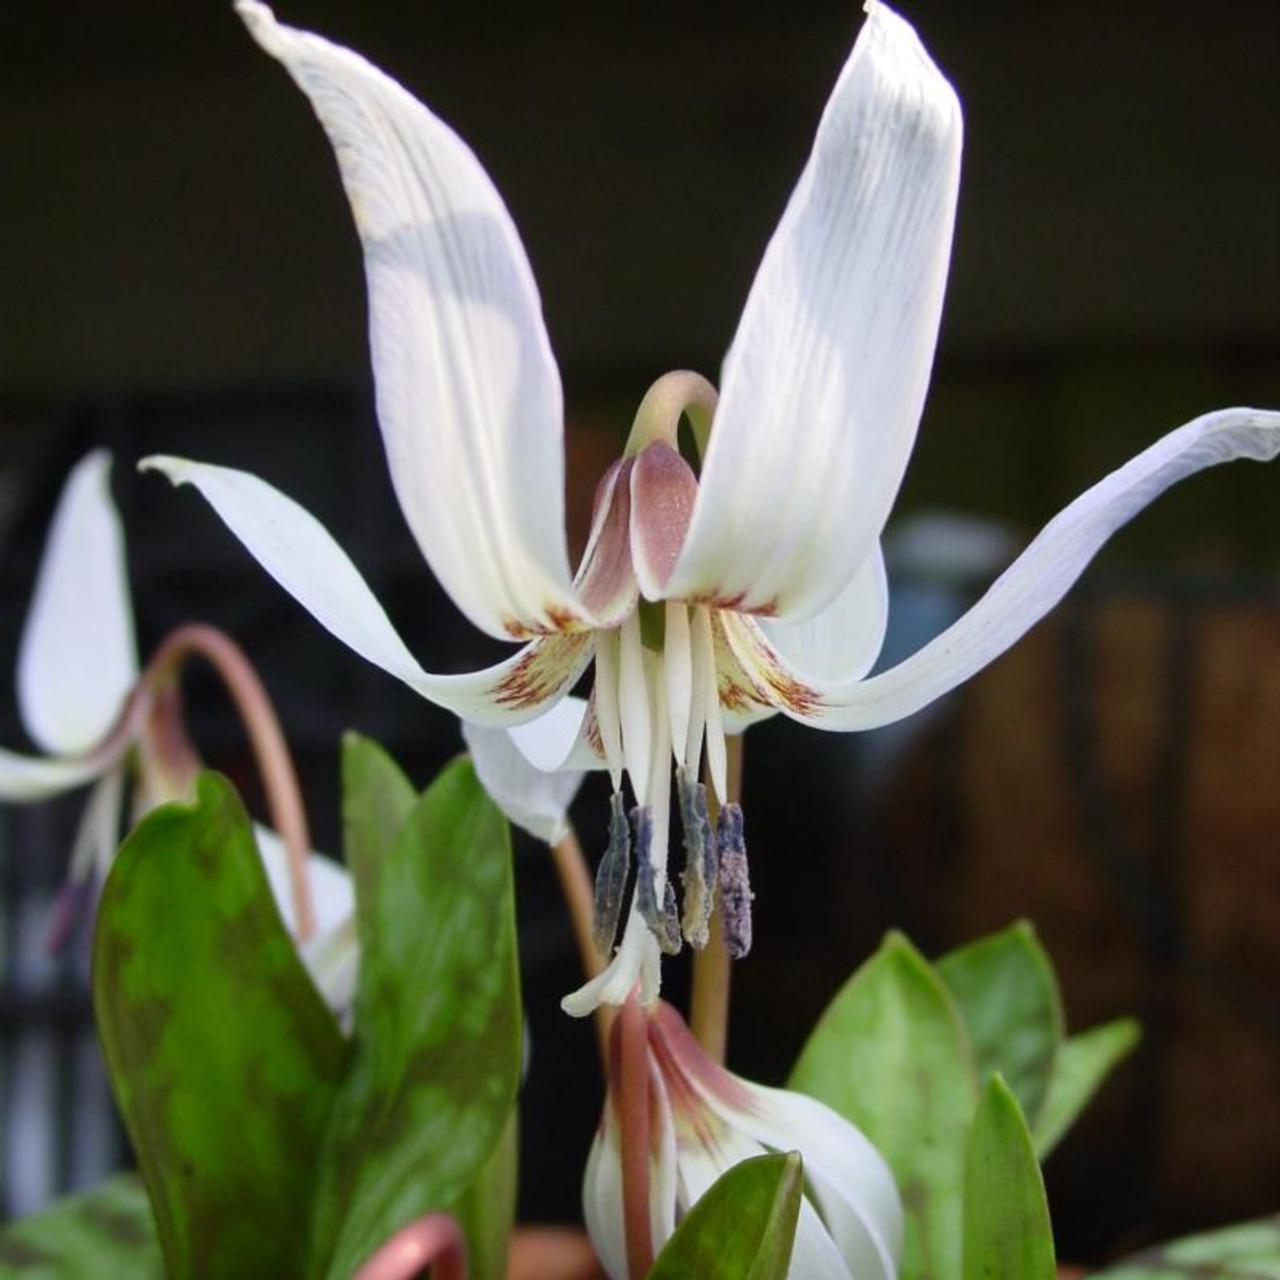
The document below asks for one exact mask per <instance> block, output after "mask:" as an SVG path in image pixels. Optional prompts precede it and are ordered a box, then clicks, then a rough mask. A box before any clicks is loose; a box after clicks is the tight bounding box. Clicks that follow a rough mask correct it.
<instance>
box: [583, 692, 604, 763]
mask: <svg viewBox="0 0 1280 1280" xmlns="http://www.w3.org/2000/svg"><path fill="white" fill-rule="evenodd" d="M583 732H584V733H585V734H586V738H587V741H588V742H589V743H590V744H591V750H592V751H594V752H595V753H596V755H598V756H599V757H600V758H601V759H602V760H603V759H604V737H603V735H602V734H601V733H600V718H599V717H598V716H597V715H596V691H595V690H594V689H592V690H591V697H590V698H589V699H588V701H587V718H586V721H585V722H584V727H583Z"/></svg>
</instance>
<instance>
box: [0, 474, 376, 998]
mask: <svg viewBox="0 0 1280 1280" xmlns="http://www.w3.org/2000/svg"><path fill="white" fill-rule="evenodd" d="M110 476H111V457H110V455H109V454H108V453H107V452H106V451H105V450H102V449H98V450H95V451H94V452H92V453H90V454H89V455H88V456H87V457H85V458H83V459H81V461H80V462H79V463H78V464H77V465H76V466H75V468H74V469H73V470H72V472H71V474H70V475H69V476H68V477H67V481H66V484H65V485H64V487H63V491H62V496H61V498H60V499H59V501H58V507H57V510H56V512H55V513H54V518H53V525H52V527H51V528H50V531H49V538H48V542H47V543H46V545H45V549H44V555H43V557H42V559H41V562H40V569H39V573H38V575H37V578H36V588H35V594H34V597H33V599H32V602H31V610H30V612H29V614H28V615H27V620H26V624H25V626H24V628H23V632H22V640H21V644H20V647H19V650H18V706H19V709H20V711H21V714H22V721H23V724H24V725H25V727H26V729H27V732H28V733H29V734H30V735H31V737H32V739H33V740H34V741H35V742H36V743H37V744H38V745H39V746H40V747H42V748H43V749H44V750H45V751H46V752H48V755H46V756H43V757H39V756H26V755H18V754H15V753H14V752H11V751H5V750H3V749H0V801H6V800H7V801H11V802H15V803H28V802H32V801H38V800H44V799H47V798H49V797H51V796H55V795H58V794H61V793H62V792H66V791H72V790H75V789H77V788H79V787H83V786H88V785H91V786H92V790H91V791H90V794H89V799H88V802H87V803H86V805H85V809H84V815H83V817H82V818H81V821H80V826H79V830H78V832H77V834H76V838H75V843H74V845H73V849H72V855H71V862H70V867H69V870H68V882H69V886H71V887H72V888H74V887H75V886H78V885H80V884H82V883H83V882H84V881H85V880H86V879H87V878H88V877H89V876H90V875H92V874H93V873H94V872H97V874H98V875H105V874H106V871H107V868H108V866H109V865H110V862H111V859H112V858H113V857H114V856H115V852H116V848H117V846H118V845H119V843H120V838H121V825H122V822H123V819H124V813H125V791H126V784H127V782H128V781H129V780H130V775H131V774H132V775H133V781H134V783H135V786H134V799H133V811H134V813H133V816H134V818H135V819H137V818H141V817H142V815H143V814H144V813H145V812H147V810H149V809H151V808H153V807H155V806H156V805H157V804H162V803H164V802H165V801H168V800H186V799H189V798H190V795H191V788H192V783H193V782H194V778H195V772H196V771H197V770H198V768H199V762H198V761H197V759H196V757H195V755H194V753H193V752H192V751H191V748H190V745H189V744H188V743H187V742H186V739H185V736H184V735H183V733H182V728H181V722H180V720H178V719H177V718H176V714H177V707H176V703H173V702H171V701H167V698H168V697H169V692H168V690H167V689H165V688H164V687H160V688H156V687H153V686H152V685H151V684H149V683H148V681H147V680H146V678H145V677H144V676H143V674H142V673H141V672H140V671H139V668H138V659H137V646H136V643H135V639H134V625H133V611H132V608H131V606H130V602H129V581H128V573H127V570H126V567H125V551H124V534H123V530H122V529H121V526H120V517H119V514H118V513H117V511H116V509H115V506H114V504H113V503H112V501H111V489H110ZM162 685H163V682H162ZM255 832H256V835H257V842H258V849H259V852H260V854H261V856H262V860H263V865H264V867H265V869H266V872H267V879H268V880H269V881H270V884H271V888H272V891H273V894H274V896H275V900H276V906H277V907H278V908H279V910H280V914H281V918H282V919H283V921H284V923H285V926H286V928H288V929H289V930H290V931H291V932H292V931H294V929H295V927H296V922H295V919H294V903H293V896H292V894H291V892H290V886H289V873H288V859H287V856H286V853H285V850H284V846H283V844H282V842H281V840H280V837H279V836H277V835H276V834H275V833H274V832H273V831H269V830H267V829H266V828H265V827H261V826H259V827H256V828H255ZM308 876H309V878H310V885H311V892H312V900H313V903H314V907H315V912H316V933H315V935H314V937H313V938H312V939H311V940H310V941H309V942H308V943H307V944H306V945H305V946H304V948H303V955H304V958H306V957H307V956H308V955H309V954H311V953H312V952H313V951H314V952H315V953H316V954H317V955H322V956H323V957H324V963H323V965H320V964H319V963H317V965H315V966H310V967H312V972H313V976H315V977H316V979H317V985H318V986H319V987H320V989H321V991H322V992H324V993H325V995H326V997H329V998H331V1004H332V1005H333V1007H334V1008H335V1009H338V1010H341V1009H344V1008H345V1007H346V1006H347V1005H349V1003H350V1000H349V997H347V998H344V997H346V993H347V988H348V986H349V985H352V984H351V981H350V972H349V971H350V970H351V969H352V968H353V967H354V964H355V959H354V955H346V954H344V953H343V952H342V951H341V949H340V948H339V942H340V941H341V940H342V939H343V938H345V937H346V936H347V934H348V933H349V928H347V927H346V926H347V924H348V922H349V921H350V920H351V917H352V912H353V899H352V890H351V879H350V877H349V876H348V875H347V873H346V871H345V870H344V869H343V868H342V867H340V866H338V864H337V863H335V862H333V861H331V860H330V859H328V858H324V857H321V856H320V855H318V854H312V855H311V857H310V858H309V860H308ZM73 900H74V898H73V896H72V897H64V899H63V906H64V907H65V906H67V905H68V904H70V903H71V902H73Z"/></svg>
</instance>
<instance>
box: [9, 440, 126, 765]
mask: <svg viewBox="0 0 1280 1280" xmlns="http://www.w3.org/2000/svg"><path fill="white" fill-rule="evenodd" d="M110 481H111V455H110V454H109V453H107V452H106V450H105V449H97V450H95V451H94V452H93V453H91V454H89V455H88V457H86V458H84V459H82V460H81V461H80V462H79V463H78V464H77V465H76V467H75V469H74V470H73V471H72V472H71V474H70V476H68V478H67V482H66V484H65V486H64V487H63V490H62V497H61V498H60V499H59V502H58V509H57V511H56V512H55V513H54V517H53V525H52V527H51V528H50V530H49V539H48V541H47V542H46V544H45V549H44V557H43V559H42V560H41V561H40V572H39V575H38V576H37V578H36V588H35V595H34V597H33V599H32V601H31V611H30V612H29V613H28V615H27V622H26V626H25V627H24V629H23V632H22V642H21V645H20V647H19V650H18V706H19V709H20V710H21V712H22V720H23V723H24V724H25V725H26V727H27V732H28V733H30V734H31V737H32V738H33V739H34V740H35V741H36V742H37V743H38V744H39V745H40V746H41V747H42V748H44V750H46V751H52V752H57V753H59V754H62V755H74V754H76V753H78V752H81V751H87V750H88V749H89V748H90V747H92V746H93V745H94V744H95V743H97V742H99V741H100V740H101V739H102V738H104V737H105V736H106V734H107V733H108V732H109V731H110V729H111V727H112V725H113V724H114V722H115V720H116V718H117V716H118V715H119V714H120V709H121V708H122V707H123V705H124V702H125V699H126V698H127V697H128V696H129V693H130V691H131V690H132V688H133V686H134V683H135V682H136V680H137V678H138V657H137V646H136V644H135V641H134V634H133V612H132V609H131V608H130V604H129V581H128V576H127V572H126V569H125V556H124V533H123V531H122V530H121V527H120V517H119V515H118V514H117V512H116V509H115V506H114V505H113V504H112V501H111V490H110Z"/></svg>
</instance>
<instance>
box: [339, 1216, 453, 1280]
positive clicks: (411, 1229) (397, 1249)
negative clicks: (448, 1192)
mask: <svg viewBox="0 0 1280 1280" xmlns="http://www.w3.org/2000/svg"><path fill="white" fill-rule="evenodd" d="M427 1267H430V1268H431V1273H430V1274H431V1280H467V1247H466V1244H465V1243H464V1241H463V1239H462V1232H461V1231H460V1230H459V1229H458V1224H457V1222H455V1221H454V1219H453V1218H451V1217H450V1216H449V1215H448V1214H447V1213H429V1214H427V1216H426V1217H425V1218H419V1219H418V1220H417V1221H416V1222H411V1223H410V1224H409V1225H408V1226H407V1227H404V1228H402V1229H401V1230H399V1231H397V1232H396V1233H395V1235H393V1236H392V1237H391V1239H390V1240H388V1241H387V1242H386V1244H384V1245H383V1246H382V1247H381V1248H380V1249H379V1250H378V1251H377V1253H375V1254H374V1255H373V1257H371V1258H370V1259H369V1260H368V1261H367V1262H366V1263H365V1264H364V1265H363V1266H362V1267H361V1268H360V1270H359V1271H357V1272H356V1273H355V1276H354V1278H353V1280H410V1278H411V1277H413V1276H422V1275H426V1274H427V1271H426V1268H427Z"/></svg>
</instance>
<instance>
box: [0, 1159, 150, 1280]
mask: <svg viewBox="0 0 1280 1280" xmlns="http://www.w3.org/2000/svg"><path fill="white" fill-rule="evenodd" d="M103 1276H128V1277H129V1278H130V1280H163V1277H164V1267H163V1264H162V1263H161V1260H160V1244H159V1241H158V1240H157V1239H156V1229H155V1222H154V1221H153V1219H152V1217H151V1203H150V1201H149V1200H148V1199H147V1192H146V1188H145V1187H144V1186H143V1185H142V1179H141V1178H138V1177H136V1176H134V1175H132V1174H124V1175H122V1176H120V1177H117V1178H111V1179H110V1180H109V1181H107V1182H104V1183H102V1184H101V1185H100V1186H97V1187H95V1188H94V1189H93V1190H92V1191H85V1192H82V1193H81V1194H80V1195H75V1196H68V1197H67V1198H66V1199H65V1200H59V1201H58V1202H57V1203H56V1204H54V1205H52V1206H50V1208H48V1209H46V1210H45V1211H44V1212H43V1213H37V1214H32V1215H31V1217H29V1218H22V1219H20V1220H19V1221H17V1222H13V1223H10V1224H9V1225H8V1226H7V1227H5V1228H4V1229H3V1230H0V1278H2V1280H19V1278H20V1280H102V1277H103Z"/></svg>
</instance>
